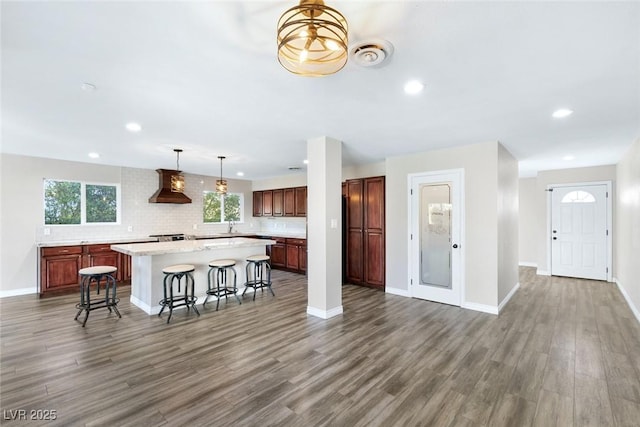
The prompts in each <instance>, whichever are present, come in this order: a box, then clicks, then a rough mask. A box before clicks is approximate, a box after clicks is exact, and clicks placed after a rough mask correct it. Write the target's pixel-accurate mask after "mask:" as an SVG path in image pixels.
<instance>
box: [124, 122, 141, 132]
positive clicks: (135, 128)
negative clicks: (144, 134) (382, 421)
mask: <svg viewBox="0 0 640 427" xmlns="http://www.w3.org/2000/svg"><path fill="white" fill-rule="evenodd" d="M125 127H126V128H127V130H128V131H129V132H134V133H135V132H140V131H141V130H142V126H140V124H138V123H135V122H131V123H127V125H126V126H125Z"/></svg>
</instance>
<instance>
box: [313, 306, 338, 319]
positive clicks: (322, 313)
mask: <svg viewBox="0 0 640 427" xmlns="http://www.w3.org/2000/svg"><path fill="white" fill-rule="evenodd" d="M307 314H310V315H312V316H315V317H319V318H321V319H329V318H331V317H334V316H338V315H340V314H342V306H341V305H340V306H338V307H334V308H332V309H331V310H321V309H319V308H315V307H311V306H307Z"/></svg>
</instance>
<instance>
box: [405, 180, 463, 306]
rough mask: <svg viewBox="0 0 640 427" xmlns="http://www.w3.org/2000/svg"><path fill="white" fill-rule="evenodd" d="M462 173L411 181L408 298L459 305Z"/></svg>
mask: <svg viewBox="0 0 640 427" xmlns="http://www.w3.org/2000/svg"><path fill="white" fill-rule="evenodd" d="M461 183H462V172H461V171H455V172H450V173H444V172H443V173H435V174H426V175H415V176H413V177H412V178H411V223H412V225H411V260H412V261H411V264H412V268H411V282H410V286H411V296H413V297H416V298H422V299H427V300H430V301H436V302H441V303H445V304H451V305H456V306H460V305H461V294H462V293H461V288H462V283H461V277H462V274H461V265H462V263H461V260H462V242H461V234H462V233H461V229H462V208H461V200H462V195H461V193H462V189H461Z"/></svg>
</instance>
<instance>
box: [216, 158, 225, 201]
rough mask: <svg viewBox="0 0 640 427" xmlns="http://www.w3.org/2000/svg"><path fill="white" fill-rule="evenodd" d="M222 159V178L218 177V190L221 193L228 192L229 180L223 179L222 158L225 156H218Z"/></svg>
mask: <svg viewBox="0 0 640 427" xmlns="http://www.w3.org/2000/svg"><path fill="white" fill-rule="evenodd" d="M218 158H219V159H220V179H216V192H217V193H219V194H227V180H226V179H222V160H223V159H226V157H225V156H218Z"/></svg>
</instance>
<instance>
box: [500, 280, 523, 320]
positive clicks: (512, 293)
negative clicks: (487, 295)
mask: <svg viewBox="0 0 640 427" xmlns="http://www.w3.org/2000/svg"><path fill="white" fill-rule="evenodd" d="M518 289H520V282H518V283H516V285H515V286H514V287H513V288H512V289H511V291H509V293H508V294H507V296H506V297H504V299H503V300H502V302H501V303H500V304H498V313H500V312H501V311H502V309H503V308H504V306H505V305H507V303H508V302H509V300H511V298H512V297H513V296H514V295H515V293H516V292H518Z"/></svg>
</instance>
